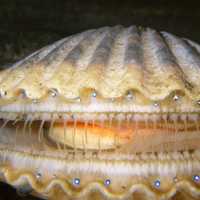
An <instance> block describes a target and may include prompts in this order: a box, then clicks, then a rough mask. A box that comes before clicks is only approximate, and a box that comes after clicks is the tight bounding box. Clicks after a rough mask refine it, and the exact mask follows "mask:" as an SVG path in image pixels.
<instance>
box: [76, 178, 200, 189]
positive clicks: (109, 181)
mask: <svg viewBox="0 0 200 200" xmlns="http://www.w3.org/2000/svg"><path fill="white" fill-rule="evenodd" d="M192 179H193V181H195V182H200V176H199V175H194V176H193V178H192ZM80 182H81V181H80V179H79V178H75V179H74V180H73V184H74V185H79V184H80ZM104 184H105V185H107V186H108V185H110V184H111V180H110V179H106V180H105V182H104ZM160 185H161V182H160V180H155V182H154V186H155V187H156V188H159V187H160Z"/></svg>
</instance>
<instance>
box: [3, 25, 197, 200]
mask: <svg viewBox="0 0 200 200" xmlns="http://www.w3.org/2000/svg"><path fill="white" fill-rule="evenodd" d="M87 91H89V92H90V91H95V95H97V96H98V97H100V98H101V99H103V100H102V101H101V100H100V102H101V103H102V102H103V103H105V104H106V103H107V102H108V101H109V105H111V107H109V106H108V107H106V106H105V107H104V105H103V103H102V104H101V103H100V104H99V105H101V106H100V107H98V106H96V107H97V108H96V107H94V108H93V107H92V109H90V112H93V113H95V112H96V111H98V112H102V113H104V112H107V113H109V112H119V113H122V112H124V113H128V112H130V113H132V114H133V113H134V112H138V113H140V112H141V113H142V112H150V113H151V112H152V111H153V113H154V112H160V111H163V110H164V112H166V113H167V112H176V113H175V114H178V117H180V115H181V114H182V113H181V114H180V111H182V112H186V114H188V115H189V114H191V113H195V114H196V115H197V117H196V118H198V117H199V116H198V115H199V111H200V106H199V100H200V46H199V45H198V44H196V43H194V42H192V41H190V40H187V39H182V38H179V37H176V36H174V35H172V34H169V33H166V32H157V31H155V30H152V29H149V28H147V29H143V28H137V27H135V26H131V27H128V28H124V27H122V26H116V27H103V28H100V29H95V30H89V31H85V32H83V33H80V34H77V35H73V36H70V37H67V38H64V39H62V40H60V41H58V42H56V43H54V44H52V45H49V46H47V47H44V48H43V49H40V50H39V51H37V52H35V53H33V54H32V55H30V56H28V57H27V58H25V59H23V60H21V61H19V62H18V63H16V64H14V65H13V66H12V67H10V68H8V69H6V70H3V71H0V96H1V98H0V105H1V106H0V117H1V118H3V119H9V120H10V119H11V118H12V119H11V120H15V117H16V116H18V114H16V113H20V114H21V115H23V114H27V116H29V117H30V116H31V115H34V114H35V115H36V117H35V118H36V119H37V120H38V119H39V120H40V119H42V118H43V117H44V115H45V114H49V113H53V112H58V113H60V112H61V113H62V112H63V113H65V114H66V113H67V114H68V112H69V111H70V113H73V112H74V113H75V114H76V112H77V113H79V112H83V113H85V112H87V111H88V110H89V107H87V106H85V105H87V103H86V104H84V95H85V93H87ZM130 91H133V94H134V95H136V97H137V98H136V103H135V102H134V101H133V102H129V103H127V102H124V103H123V106H121V104H119V107H118V108H117V107H114V106H113V105H114V104H115V103H114V100H115V99H119V100H121V98H123V97H125V96H126V95H127V94H128V92H130ZM50 94H51V95H50ZM90 94H91V93H90ZM174 94H180V96H181V97H182V96H183V97H184V98H182V99H181V100H182V101H181V103H179V104H178V106H179V107H178V108H180V109H178V110H177V107H176V106H177V105H174V104H171V103H169V101H168V100H169V99H170V100H171V99H172V101H173V98H171V97H172V95H174ZM137 95H138V96H137ZM21 96H23V98H21ZM49 96H52V97H55V96H56V98H54V99H53V100H52V99H51V98H50V100H49ZM24 97H25V98H24ZM178 97H179V96H178ZM79 98H80V99H79ZM176 98H177V96H175V98H174V100H175V101H176V100H177V99H176ZM47 99H48V103H47V104H45V103H46V100H47ZM97 99H98V98H97ZM113 99H114V100H113ZM138 99H139V100H138ZM79 100H80V101H79ZM82 100H83V103H82ZM166 100H167V101H166ZM60 102H62V106H60V105H61V104H60ZM74 102H75V104H76V109H74V107H73V106H72V107H70V106H71V104H74ZM86 102H87V101H86ZM138 102H139V103H138ZM155 102H156V103H155ZM157 102H164V103H163V107H162V105H161V107H162V110H161V108H159V106H157ZM137 103H138V105H139V106H138V107H137ZM132 104H136V107H131V106H132ZM102 105H103V106H102ZM127 105H128V106H127ZM146 105H147V107H148V109H146V107H145V106H146ZM152 105H153V108H152V107H151V106H152ZM159 105H160V104H159ZM79 106H80V107H79ZM81 106H82V107H81ZM69 107H70V109H69ZM103 107H104V110H101V109H102V108H103ZM108 108H109V109H108ZM116 108H117V109H116ZM142 108H144V110H141V109H142ZM157 108H158V110H156V109H157ZM95 109H96V110H95ZM154 109H155V111H154ZM159 109H160V110H159ZM12 112H13V113H12ZM40 112H41V113H42V114H41V113H40ZM43 112H44V113H43ZM10 113H11V115H9V114H10ZM43 114H44V115H43ZM56 114H57V113H56ZM56 114H55V115H56ZM179 114H180V115H179ZM35 115H34V116H35ZM38 116H39V117H38ZM77 116H78V117H81V115H77ZM48 117H49V116H47V117H46V118H48ZM142 117H144V116H142ZM193 117H194V116H193ZM57 118H59V116H58V117H57ZM83 118H84V116H83ZM149 118H151V116H150V117H149V116H148V119H149ZM186 118H187V116H186ZM50 119H51V118H50ZM198 120H199V118H198ZM198 123H199V121H198ZM197 127H198V128H199V125H197ZM198 128H197V129H198ZM10 136H12V134H10ZM0 139H1V140H3V139H4V138H3V137H0ZM32 139H34V135H33V137H32ZM28 140H29V139H27V142H26V141H25V142H24V143H27V144H26V145H27V146H25V147H26V148H24V149H23V148H21V149H20V148H19V147H18V148H16V149H12V148H10V146H11V147H13V146H14V145H13V143H10V144H9V145H10V146H9V145H8V144H6V145H7V146H6V145H5V146H3V145H2V144H1V143H0V172H1V173H0V179H1V180H3V181H5V182H7V183H9V184H11V185H13V186H14V187H16V188H20V189H22V191H25V192H26V191H28V192H32V194H34V195H38V196H41V197H43V198H46V199H47V198H50V199H60V200H64V199H70V200H73V199H76V200H80V199H81V200H82V199H88V200H89V199H96V200H100V199H102V198H105V199H109V200H111V199H112V200H124V199H138V200H145V199H148V200H149V199H159V200H162V199H163V200H164V199H174V200H175V199H177V200H179V199H181V200H186V199H199V197H200V182H199V180H198V178H199V179H200V176H196V179H194V178H193V176H194V177H195V175H197V174H199V172H200V151H199V150H198V148H197V149H193V150H194V151H192V152H189V151H183V152H169V153H168V152H167V153H166V152H157V153H146V152H145V153H141V154H139V155H138V154H134V155H119V154H112V152H104V153H105V155H106V156H105V157H104V154H102V155H101V156H102V157H95V155H93V154H92V153H91V152H88V154H86V155H85V154H84V152H81V153H80V152H79V153H80V154H81V155H78V159H74V157H73V156H74V155H73V154H70V153H69V152H68V153H69V155H68V154H67V155H65V154H64V153H62V152H59V151H58V152H57V151H55V152H54V150H52V151H50V149H49V151H47V152H45V151H44V152H42V151H40V150H41V149H42V150H44V149H43V147H41V146H40V145H38V149H28V146H29V143H30V141H28ZM6 141H7V140H6ZM28 142H29V143H28ZM31 142H32V143H34V140H33V141H31ZM30 145H31V144H30ZM197 146H198V145H197ZM198 147H199V146H198ZM40 148H41V149H40ZM27 149H28V150H27ZM45 150H46V149H45ZM82 153H83V154H82ZM90 153H91V155H89V154H90ZM57 154H58V155H57ZM87 156H88V157H87ZM112 156H113V157H112ZM123 156H126V157H123ZM112 158H114V159H112ZM118 158H119V159H118ZM120 158H123V159H121V160H120ZM5 161H6V162H5ZM94 163H95V165H94ZM110 169H114V170H113V171H110ZM40 170H41V171H42V177H41V176H40ZM84 170H85V171H84ZM86 172H87V173H86ZM54 173H55V174H56V175H55V176H54ZM72 174H73V175H78V176H80V177H81V178H82V179H81V184H80V187H79V186H77V185H76V186H74V185H73V184H72V180H73V178H74V176H72ZM85 174H87V175H85ZM110 174H111V177H112V178H113V179H112V180H111V181H112V183H113V185H112V184H111V186H108V185H105V183H104V180H106V179H107V176H109V175H110ZM94 178H97V179H95V181H94ZM160 179H161V180H160ZM155 180H160V181H161V187H160V185H159V187H158V188H157V187H155V185H154V183H155ZM122 182H123V183H126V187H124V185H123V184H122V185H120V184H121V183H122ZM158 183H159V184H160V182H158ZM116 188H117V189H116Z"/></svg>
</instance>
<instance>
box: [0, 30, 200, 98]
mask: <svg viewBox="0 0 200 200" xmlns="http://www.w3.org/2000/svg"><path fill="white" fill-rule="evenodd" d="M199 53H200V46H199V45H198V44H196V43H194V42H191V41H190V40H187V39H182V38H179V37H176V36H174V35H172V34H169V33H166V32H157V31H155V30H152V29H150V28H147V29H139V28H137V27H135V26H131V27H128V28H124V27H122V26H116V27H103V28H100V29H95V30H89V31H85V32H83V33H80V34H76V35H73V36H70V37H67V38H65V39H62V40H60V41H58V42H56V43H54V44H52V45H49V46H47V47H44V48H43V49H41V50H39V51H37V52H35V53H33V54H32V55H30V56H28V57H27V58H25V59H24V60H21V61H19V62H18V63H16V64H14V65H13V66H12V67H11V68H9V69H7V70H3V71H1V73H0V81H1V82H0V89H1V94H2V95H3V94H5V93H6V96H7V98H12V97H15V95H16V92H17V91H18V90H20V89H21V90H23V91H25V93H26V95H27V96H28V97H29V98H32V99H40V98H42V97H43V96H44V95H45V94H47V93H48V91H49V90H50V89H52V88H54V89H56V90H57V91H58V92H59V94H60V95H61V96H63V97H65V98H66V99H71V98H77V97H79V96H80V91H81V90H82V89H83V88H92V89H95V90H96V91H97V92H98V93H99V94H101V95H102V96H103V97H105V98H115V97H120V96H123V95H124V94H125V93H126V92H127V91H128V90H130V89H133V90H137V91H139V92H140V93H142V94H144V95H145V96H146V97H148V98H149V99H152V100H160V99H164V98H166V97H167V96H168V95H169V94H170V93H172V92H173V91H177V90H180V91H182V92H184V93H185V94H186V95H187V96H188V97H190V98H191V99H193V100H198V99H200V92H199V91H200V56H199Z"/></svg>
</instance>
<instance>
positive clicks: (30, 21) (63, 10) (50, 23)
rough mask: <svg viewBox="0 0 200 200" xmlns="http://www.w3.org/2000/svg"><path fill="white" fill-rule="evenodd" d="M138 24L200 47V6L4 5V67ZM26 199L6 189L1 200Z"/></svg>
mask: <svg viewBox="0 0 200 200" xmlns="http://www.w3.org/2000/svg"><path fill="white" fill-rule="evenodd" d="M116 24H122V25H124V26H129V25H132V24H135V25H140V26H144V27H146V26H148V27H152V28H154V29H157V30H165V31H168V32H171V33H173V34H176V35H179V36H182V37H187V38H190V39H192V40H195V41H197V42H199V43H200V5H199V3H198V1H192V0H188V1H183V0H182V1H177V0H172V1H170V0H168V1H167V0H154V1H151V0H148V1H144V0H139V1H136V0H129V1H126V0H115V1H114V0H104V1H103V0H98V1H95V0H93V1H92V0H91V1H86V0H80V1H78V0H71V1H70V0H63V1H59V0H54V1H51V0H40V1H39V0H0V67H4V66H6V65H9V64H10V63H13V62H15V61H17V60H19V59H20V58H22V57H24V56H26V55H28V54H29V53H31V52H32V51H34V50H36V49H38V48H40V47H42V46H44V45H47V44H50V43H52V42H53V41H55V40H58V39H60V38H63V37H65V36H68V35H70V34H73V33H77V32H80V31H83V30H85V29H90V28H97V27H101V26H108V25H110V26H113V25H116ZM10 199H12V200H36V199H37V198H34V197H30V196H28V197H20V196H18V195H16V192H15V190H13V189H11V187H8V186H7V185H5V184H0V200H10Z"/></svg>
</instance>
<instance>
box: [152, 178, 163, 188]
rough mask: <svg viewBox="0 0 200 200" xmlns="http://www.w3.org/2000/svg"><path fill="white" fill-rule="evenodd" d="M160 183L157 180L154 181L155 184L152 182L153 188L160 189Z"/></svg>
mask: <svg viewBox="0 0 200 200" xmlns="http://www.w3.org/2000/svg"><path fill="white" fill-rule="evenodd" d="M160 184H161V183H160V181H159V180H156V181H155V182H154V186H155V187H157V188H159V187H160Z"/></svg>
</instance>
